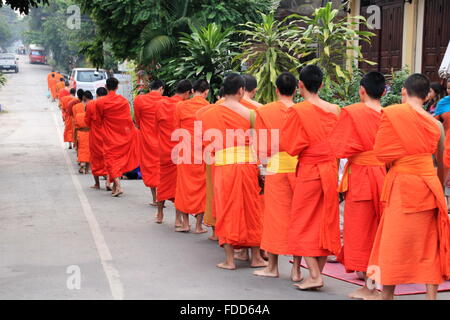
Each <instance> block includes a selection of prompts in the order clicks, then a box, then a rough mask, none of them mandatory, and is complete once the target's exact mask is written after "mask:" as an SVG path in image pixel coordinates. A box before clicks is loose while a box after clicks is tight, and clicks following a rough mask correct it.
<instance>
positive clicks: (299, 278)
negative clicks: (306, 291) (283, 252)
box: [291, 269, 303, 282]
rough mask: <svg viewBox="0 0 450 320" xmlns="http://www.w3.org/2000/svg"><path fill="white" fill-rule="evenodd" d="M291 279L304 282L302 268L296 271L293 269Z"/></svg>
mask: <svg viewBox="0 0 450 320" xmlns="http://www.w3.org/2000/svg"><path fill="white" fill-rule="evenodd" d="M291 280H292V282H302V281H303V277H302V274H301V271H300V270H297V271H296V270H294V269H292V271H291Z"/></svg>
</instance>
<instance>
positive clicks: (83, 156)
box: [74, 104, 91, 162]
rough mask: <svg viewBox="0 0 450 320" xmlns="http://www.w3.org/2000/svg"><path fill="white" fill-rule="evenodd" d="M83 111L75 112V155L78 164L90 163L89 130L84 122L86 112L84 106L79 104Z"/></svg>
mask: <svg viewBox="0 0 450 320" xmlns="http://www.w3.org/2000/svg"><path fill="white" fill-rule="evenodd" d="M81 105H82V106H83V109H82V110H81V111H78V110H77V111H75V109H76V107H77V106H78V105H77V106H75V107H74V111H75V126H76V128H77V141H78V148H77V155H78V162H90V159H91V157H90V152H89V128H88V125H87V124H86V121H85V116H86V110H85V106H84V104H81Z"/></svg>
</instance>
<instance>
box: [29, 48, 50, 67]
mask: <svg viewBox="0 0 450 320" xmlns="http://www.w3.org/2000/svg"><path fill="white" fill-rule="evenodd" d="M29 52H30V53H29V55H28V57H29V58H30V63H31V64H35V63H42V64H46V63H47V57H46V56H45V49H44V48H43V47H40V46H38V45H34V44H30V48H29Z"/></svg>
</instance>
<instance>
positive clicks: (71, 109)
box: [67, 89, 85, 149]
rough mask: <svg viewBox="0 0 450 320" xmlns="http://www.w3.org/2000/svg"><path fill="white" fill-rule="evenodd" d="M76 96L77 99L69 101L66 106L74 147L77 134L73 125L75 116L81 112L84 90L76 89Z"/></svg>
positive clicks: (76, 147)
mask: <svg viewBox="0 0 450 320" xmlns="http://www.w3.org/2000/svg"><path fill="white" fill-rule="evenodd" d="M77 97H78V100H77V101H76V102H74V103H69V106H68V107H67V109H68V113H69V114H70V116H71V117H72V125H73V144H74V146H75V149H78V136H77V127H76V125H75V117H76V115H77V113H78V112H81V111H83V110H84V107H85V106H84V104H83V97H84V90H83V89H78V90H77Z"/></svg>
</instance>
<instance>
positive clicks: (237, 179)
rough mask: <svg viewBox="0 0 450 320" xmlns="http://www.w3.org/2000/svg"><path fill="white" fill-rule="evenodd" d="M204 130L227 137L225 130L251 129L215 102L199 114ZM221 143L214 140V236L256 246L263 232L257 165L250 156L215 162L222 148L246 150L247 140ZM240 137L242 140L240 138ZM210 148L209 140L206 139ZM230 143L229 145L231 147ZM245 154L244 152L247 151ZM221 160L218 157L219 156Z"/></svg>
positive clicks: (240, 117) (224, 242)
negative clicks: (238, 159)
mask: <svg viewBox="0 0 450 320" xmlns="http://www.w3.org/2000/svg"><path fill="white" fill-rule="evenodd" d="M202 121H203V130H204V133H205V131H208V130H210V129H215V130H219V131H220V133H221V134H222V137H226V130H227V129H231V130H238V129H241V130H244V131H247V130H249V129H250V122H249V121H248V120H247V119H245V118H243V117H242V116H241V115H239V114H237V113H236V112H234V111H232V110H230V109H228V108H227V107H224V106H222V105H214V106H212V107H211V109H209V110H207V111H205V112H204V113H203V115H202ZM223 140H224V141H222V144H219V143H218V142H215V143H214V150H213V151H214V152H215V157H216V159H215V167H214V210H215V213H216V219H217V220H216V225H215V228H216V235H217V237H218V238H219V244H220V245H221V246H222V245H224V244H229V245H232V246H234V247H259V246H260V243H261V234H262V211H261V209H260V201H259V184H258V167H257V164H256V162H255V161H250V160H251V159H248V160H246V159H242V161H234V162H231V163H224V164H221V163H219V162H218V154H219V153H222V154H223V153H226V151H225V149H226V148H229V149H227V150H231V152H232V153H233V150H235V151H236V152H237V153H239V150H241V149H245V150H247V149H248V147H249V145H250V139H249V137H247V138H246V139H234V141H230V142H228V143H227V142H226V139H223ZM240 140H241V141H240ZM205 145H206V147H209V145H208V142H205ZM230 146H231V148H230ZM246 153H247V152H246ZM219 159H220V157H219Z"/></svg>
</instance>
